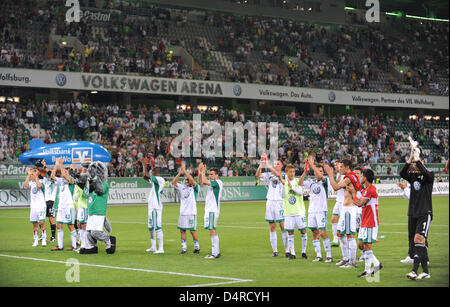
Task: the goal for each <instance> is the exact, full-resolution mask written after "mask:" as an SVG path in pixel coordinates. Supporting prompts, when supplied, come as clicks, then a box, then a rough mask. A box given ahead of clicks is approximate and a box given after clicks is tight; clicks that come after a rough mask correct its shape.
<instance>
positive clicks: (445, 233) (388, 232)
mask: <svg viewBox="0 0 450 307" xmlns="http://www.w3.org/2000/svg"><path fill="white" fill-rule="evenodd" d="M111 223H117V224H142V225H147V223H142V222H126V221H111ZM164 224H165V225H171V226H172V225H178V224H177V223H164ZM385 225H386V224H385ZM405 225H407V224H405ZM431 225H432V224H431ZM381 226H382V225H381ZM433 226H437V225H433ZM441 226H444V225H441ZM220 227H224V228H236V229H267V227H252V226H231V225H221V224H219V228H220ZM447 227H448V226H447ZM380 233H387V234H404V233H408V232H395V231H385V232H380ZM433 234H436V235H448V234H449V233H447V232H433Z"/></svg>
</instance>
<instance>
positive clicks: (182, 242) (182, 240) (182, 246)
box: [181, 239, 187, 251]
mask: <svg viewBox="0 0 450 307" xmlns="http://www.w3.org/2000/svg"><path fill="white" fill-rule="evenodd" d="M181 249H182V250H184V251H185V250H187V244H186V240H185V239H181Z"/></svg>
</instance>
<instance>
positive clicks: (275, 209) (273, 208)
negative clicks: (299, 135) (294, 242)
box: [255, 157, 289, 257]
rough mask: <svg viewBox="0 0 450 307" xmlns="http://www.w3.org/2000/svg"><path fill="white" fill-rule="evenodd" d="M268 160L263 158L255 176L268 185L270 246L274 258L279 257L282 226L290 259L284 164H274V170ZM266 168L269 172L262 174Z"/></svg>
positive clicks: (267, 212)
mask: <svg viewBox="0 0 450 307" xmlns="http://www.w3.org/2000/svg"><path fill="white" fill-rule="evenodd" d="M266 159H267V158H265V159H263V157H261V162H260V164H259V167H258V169H257V170H256V174H255V176H256V177H257V178H260V179H262V180H263V181H266V182H267V183H268V190H267V196H266V198H267V201H266V222H268V223H269V228H270V244H271V246H272V251H273V253H272V257H276V256H278V242H277V224H276V223H279V224H280V229H281V235H282V238H283V244H284V250H285V255H286V257H289V246H288V242H287V241H288V233H287V231H285V229H284V211H283V191H284V185H283V183H282V182H281V178H284V177H285V176H284V174H283V173H281V170H282V169H283V163H282V162H281V161H280V160H276V161H275V162H274V166H273V168H272V167H270V165H269V164H268V163H267V161H266ZM264 167H266V168H268V169H269V172H265V173H262V169H263V168H264Z"/></svg>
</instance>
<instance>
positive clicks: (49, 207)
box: [45, 200, 55, 217]
mask: <svg viewBox="0 0 450 307" xmlns="http://www.w3.org/2000/svg"><path fill="white" fill-rule="evenodd" d="M54 203H55V202H54V201H53V200H47V212H46V214H45V216H46V217H51V216H54V214H53V213H54V212H53V211H54V210H53V204H54Z"/></svg>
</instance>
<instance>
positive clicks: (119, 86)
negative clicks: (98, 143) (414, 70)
mask: <svg viewBox="0 0 450 307" xmlns="http://www.w3.org/2000/svg"><path fill="white" fill-rule="evenodd" d="M0 85H2V86H25V87H38V88H57V89H75V90H97V91H110V92H129V93H142V94H166V95H184V96H206V97H223V98H239V99H256V100H282V101H292V102H306V103H320V104H339V105H367V106H377V107H404V108H428V109H446V110H448V109H449V103H448V102H449V99H448V97H445V96H426V95H407V94H386V93H369V92H353V91H352V92H349V91H332V90H324V89H314V88H301V87H289V86H274V85H259V84H246V83H234V82H215V81H205V80H185V79H168V78H154V77H144V76H131V75H114V74H96V73H76V72H65V71H64V72H60V71H47V70H34V69H12V68H0Z"/></svg>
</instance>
